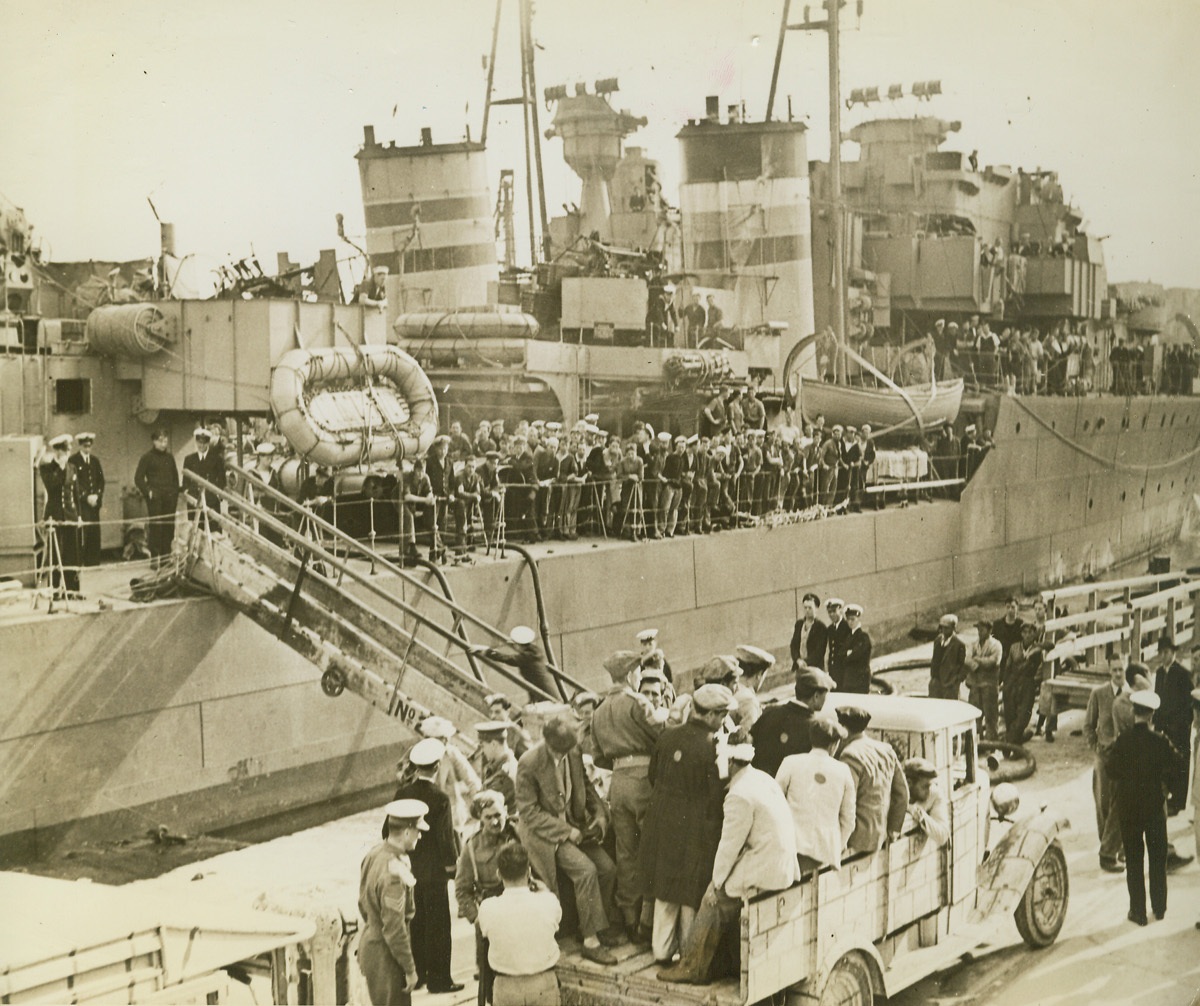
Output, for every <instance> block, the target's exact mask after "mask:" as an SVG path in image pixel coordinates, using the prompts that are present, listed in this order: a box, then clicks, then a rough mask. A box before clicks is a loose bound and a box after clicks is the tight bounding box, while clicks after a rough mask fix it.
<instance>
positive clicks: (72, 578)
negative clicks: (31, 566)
mask: <svg viewBox="0 0 1200 1006" xmlns="http://www.w3.org/2000/svg"><path fill="white" fill-rule="evenodd" d="M49 446H50V456H49V457H44V458H43V459H42V461H41V463H40V464H39V465H38V474H39V475H41V477H42V485H43V486H45V488H46V508H45V510H44V511H43V513H42V519H43V520H45V521H48V522H51V523H50V524H49V525H48V533H49V534H52V535H53V538H54V550H55V551H56V552H57V555H52V556H47V557H46V559H45V560H44V561H45V562H46V564H47V565H49V567H50V571H51V572H50V578H51V584H52V585H53V586H54V587H55V588H56V589H57V588H59V587H61V588H63V589H65V590H66V591H67V592H68V593H70V594H78V593H79V494H78V491H77V489H78V486H77V475H76V472H75V467H74V465H72V464H71V462H70V454H71V437H70V436H69V435H68V434H66V433H63V434H60V435H59V436H57V437H55V438H54V439H53V440H51V441H50V445H49ZM46 544H47V545H48V544H49V541H47V543H46ZM60 570H61V573H60Z"/></svg>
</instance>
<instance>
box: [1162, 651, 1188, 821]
mask: <svg viewBox="0 0 1200 1006" xmlns="http://www.w3.org/2000/svg"><path fill="white" fill-rule="evenodd" d="M1158 652H1159V654H1160V655H1161V656H1162V665H1161V666H1160V667H1159V669H1158V674H1156V675H1155V677H1154V692H1155V694H1156V695H1158V698H1159V701H1160V703H1161V705H1160V706H1159V707H1158V712H1156V713H1155V714H1154V727H1155V729H1156V730H1158V732H1159V733H1161V734H1162V735H1163V736H1164V737H1166V738H1167V740H1169V741H1170V742H1171V743H1172V744H1173V745H1174V746H1175V750H1177V751H1179V752H1180V753H1181V754H1184V755H1186V754H1187V753H1188V752H1190V751H1191V749H1192V676H1191V675H1190V674H1189V673H1188V670H1187V668H1186V667H1184V666H1183V664H1181V663H1180V662H1179V661H1178V660H1177V659H1176V657H1177V656H1178V655H1179V651H1178V649H1177V648H1176V646H1175V640H1174V639H1171V638H1170V637H1166V636H1164V637H1163V639H1162V640H1160V641H1159V644H1158ZM1167 787H1168V797H1167V813H1168V814H1169V815H1170V816H1171V817H1174V816H1175V815H1176V814H1178V813H1179V812H1180V811H1181V810H1183V807H1184V804H1185V803H1186V802H1187V792H1188V764H1187V759H1186V758H1185V759H1184V761H1183V764H1182V765H1181V766H1179V768H1178V770H1177V771H1176V772H1175V774H1174V775H1173V776H1172V777H1171V778H1170V779H1169V780H1168V781H1167Z"/></svg>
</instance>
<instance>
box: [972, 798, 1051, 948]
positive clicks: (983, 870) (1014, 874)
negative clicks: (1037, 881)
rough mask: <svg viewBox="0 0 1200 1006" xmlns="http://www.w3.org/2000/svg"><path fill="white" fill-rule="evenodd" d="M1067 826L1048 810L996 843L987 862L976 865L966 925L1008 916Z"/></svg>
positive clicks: (1028, 819) (1017, 824) (1014, 827)
mask: <svg viewBox="0 0 1200 1006" xmlns="http://www.w3.org/2000/svg"><path fill="white" fill-rule="evenodd" d="M1070 826H1071V823H1070V822H1069V821H1068V820H1067V819H1066V818H1065V817H1062V816H1061V815H1059V814H1057V813H1055V812H1054V811H1051V810H1043V811H1042V812H1041V813H1039V814H1036V815H1034V816H1033V817H1031V818H1027V819H1026V820H1023V821H1018V822H1017V823H1016V824H1014V825H1013V826H1012V827H1011V828H1010V829H1009V831H1008V833H1007V834H1006V835H1004V836H1003V837H1002V838H1001V839H1000V841H998V842H997V843H996V845H995V847H994V848H993V849H992V850H991V852H990V854H989V855H988V857H987V859H985V860H984V861H983V862H982V863H980V864H979V872H978V874H977V880H976V885H975V907H974V909H972V911H971V914H970V916H969V922H970V923H971V924H974V923H982V922H986V921H987V920H988V919H990V918H996V917H999V916H1001V915H1010V914H1011V913H1012V911H1013V909H1015V908H1016V907H1017V902H1019V901H1020V900H1021V898H1022V896H1023V895H1024V894H1025V889H1026V888H1027V887H1028V886H1029V881H1030V879H1031V878H1032V877H1033V871H1034V870H1035V869H1036V868H1037V865H1038V863H1039V862H1041V859H1042V856H1043V855H1045V853H1046V850H1047V849H1048V848H1049V847H1050V845H1051V844H1053V843H1054V842H1056V841H1057V840H1058V835H1059V833H1060V832H1062V831H1066V830H1067V829H1068V828H1070Z"/></svg>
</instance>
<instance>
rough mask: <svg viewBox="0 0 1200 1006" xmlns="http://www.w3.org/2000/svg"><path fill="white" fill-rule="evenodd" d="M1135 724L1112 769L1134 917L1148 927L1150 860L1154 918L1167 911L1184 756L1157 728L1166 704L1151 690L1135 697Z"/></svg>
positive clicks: (1117, 746) (1117, 745) (1116, 748)
mask: <svg viewBox="0 0 1200 1006" xmlns="http://www.w3.org/2000/svg"><path fill="white" fill-rule="evenodd" d="M1130 701H1131V702H1132V704H1133V726H1131V727H1130V728H1129V729H1128V730H1125V731H1123V732H1122V733H1121V734H1120V735H1119V736H1118V737H1117V739H1116V740H1115V741H1113V745H1112V749H1111V752H1110V754H1109V764H1108V773H1109V775H1110V776H1111V777H1112V779H1113V781H1114V782H1115V784H1116V787H1117V814H1118V815H1119V816H1120V819H1121V844H1122V845H1123V846H1124V847H1125V884H1126V886H1127V887H1128V889H1129V915H1128V918H1129V921H1130V922H1133V923H1136V924H1137V925H1139V926H1144V925H1146V922H1147V919H1146V877H1145V875H1144V874H1143V872H1142V865H1143V863H1144V862H1145V861H1146V860H1147V859H1149V872H1150V907H1151V908H1152V909H1153V910H1154V917H1155V918H1157V919H1162V918H1163V916H1165V915H1166V914H1167V814H1166V793H1167V788H1168V786H1169V784H1170V781H1171V779H1172V777H1173V776H1174V774H1175V773H1176V772H1177V771H1178V770H1179V763H1180V762H1181V761H1183V756H1182V755H1181V754H1180V753H1179V752H1178V751H1176V750H1175V746H1174V745H1173V744H1172V743H1171V742H1170V741H1169V740H1168V739H1167V738H1166V737H1164V736H1163V735H1162V734H1160V733H1158V732H1156V731H1155V730H1154V729H1153V727H1152V726H1151V721H1152V720H1153V718H1154V713H1155V711H1157V710H1158V709H1159V708H1160V704H1161V703H1160V700H1159V697H1158V696H1157V695H1156V694H1155V693H1154V692H1152V691H1149V690H1148V689H1146V690H1142V691H1137V692H1134V693H1133V694H1132V695H1131V696H1130Z"/></svg>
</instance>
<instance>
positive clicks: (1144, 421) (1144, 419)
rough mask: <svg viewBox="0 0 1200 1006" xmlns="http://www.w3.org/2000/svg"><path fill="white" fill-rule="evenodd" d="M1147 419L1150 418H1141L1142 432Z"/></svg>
mask: <svg viewBox="0 0 1200 1006" xmlns="http://www.w3.org/2000/svg"><path fill="white" fill-rule="evenodd" d="M1149 418H1150V417H1149V416H1142V429H1143V430H1144V429H1145V428H1146V420H1147V419H1149Z"/></svg>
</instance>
